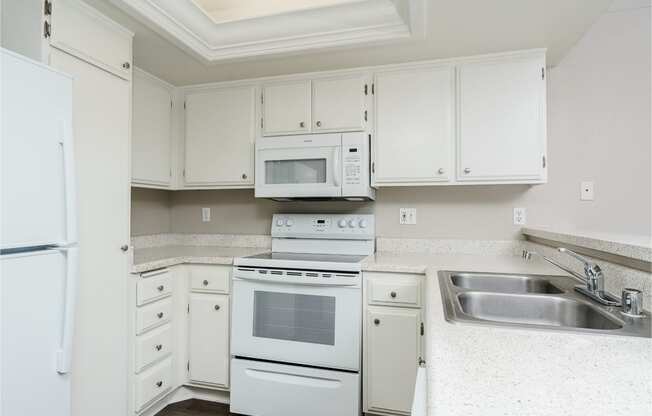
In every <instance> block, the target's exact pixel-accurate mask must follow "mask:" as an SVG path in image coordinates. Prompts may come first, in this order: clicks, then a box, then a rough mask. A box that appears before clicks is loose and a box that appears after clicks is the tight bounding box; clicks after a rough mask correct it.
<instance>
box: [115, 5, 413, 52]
mask: <svg viewBox="0 0 652 416" xmlns="http://www.w3.org/2000/svg"><path fill="white" fill-rule="evenodd" d="M110 1H111V2H112V3H113V4H115V5H116V6H118V7H119V8H121V9H123V10H124V11H126V12H127V13H129V14H131V15H132V16H133V17H135V18H136V19H138V20H140V21H141V22H143V23H145V24H146V25H147V26H149V27H151V28H152V29H154V30H156V31H157V32H159V33H160V34H162V35H163V36H165V37H167V38H168V39H170V40H171V41H172V42H174V43H175V44H177V46H179V47H181V48H182V49H184V50H186V51H188V52H190V53H192V54H193V55H195V56H197V57H198V58H200V59H201V60H203V61H204V62H206V63H214V62H218V61H222V60H228V59H236V58H245V57H255V56H261V55H272V54H274V55H279V54H288V53H292V52H297V51H303V50H310V49H313V50H315V49H317V50H318V49H327V48H328V49H331V48H337V47H341V46H352V45H361V44H369V43H379V42H383V41H390V40H397V39H410V38H417V37H422V36H423V34H424V20H425V19H424V16H425V3H426V0H110Z"/></svg>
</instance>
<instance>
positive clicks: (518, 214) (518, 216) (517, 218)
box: [514, 208, 527, 225]
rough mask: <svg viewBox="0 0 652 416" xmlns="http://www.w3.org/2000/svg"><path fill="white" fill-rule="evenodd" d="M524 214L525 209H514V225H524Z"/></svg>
mask: <svg viewBox="0 0 652 416" xmlns="http://www.w3.org/2000/svg"><path fill="white" fill-rule="evenodd" d="M526 214H527V213H526V210H525V208H514V225H525V223H526V222H527V221H526V220H527V219H526Z"/></svg>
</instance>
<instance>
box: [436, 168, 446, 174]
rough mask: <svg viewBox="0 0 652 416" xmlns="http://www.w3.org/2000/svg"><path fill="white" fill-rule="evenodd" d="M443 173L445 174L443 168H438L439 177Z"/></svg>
mask: <svg viewBox="0 0 652 416" xmlns="http://www.w3.org/2000/svg"><path fill="white" fill-rule="evenodd" d="M444 172H445V171H444V168H439V170H438V171H437V173H438V174H440V175H443V174H444Z"/></svg>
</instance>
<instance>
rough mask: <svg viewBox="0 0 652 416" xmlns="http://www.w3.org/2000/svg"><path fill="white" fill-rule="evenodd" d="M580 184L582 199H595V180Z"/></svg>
mask: <svg viewBox="0 0 652 416" xmlns="http://www.w3.org/2000/svg"><path fill="white" fill-rule="evenodd" d="M580 186H581V189H580V200H582V201H593V182H590V181H587V182H582V183H581V184H580Z"/></svg>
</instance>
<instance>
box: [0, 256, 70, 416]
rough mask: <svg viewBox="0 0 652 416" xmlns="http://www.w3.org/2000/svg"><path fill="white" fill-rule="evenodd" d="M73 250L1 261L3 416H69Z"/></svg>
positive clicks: (0, 403)
mask: <svg viewBox="0 0 652 416" xmlns="http://www.w3.org/2000/svg"><path fill="white" fill-rule="evenodd" d="M75 251H76V249H74V248H73V249H70V251H67V250H43V251H36V252H29V253H21V254H13V255H3V256H0V302H1V303H0V310H1V315H0V317H1V319H0V322H1V325H0V328H1V332H0V334H1V337H0V339H1V343H0V345H1V349H0V351H1V361H0V375H1V377H0V379H1V380H2V384H1V385H0V414H2V415H48V416H50V415H51V416H69V415H70V373H69V365H68V363H69V362H70V355H71V351H70V340H71V339H72V338H71V335H72V330H73V328H72V322H73V319H72V317H73V316H74V304H75V291H76V285H75V282H76V276H75V275H76V267H75V266H74V265H75V263H76V255H75V254H76V253H75Z"/></svg>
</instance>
